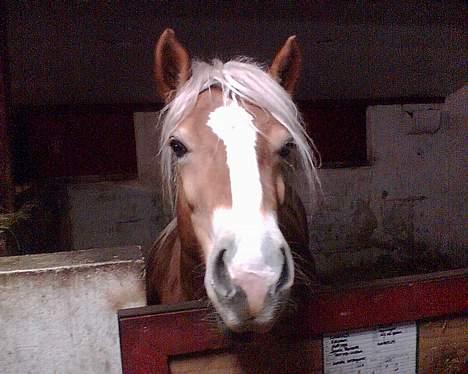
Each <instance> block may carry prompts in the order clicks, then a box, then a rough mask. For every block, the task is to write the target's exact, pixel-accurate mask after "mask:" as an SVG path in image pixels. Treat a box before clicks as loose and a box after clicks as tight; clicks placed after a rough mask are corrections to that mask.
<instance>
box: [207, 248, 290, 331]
mask: <svg viewBox="0 0 468 374" xmlns="http://www.w3.org/2000/svg"><path fill="white" fill-rule="evenodd" d="M270 244H271V243H270ZM280 244H281V246H275V247H274V248H266V249H265V250H264V251H262V252H264V253H265V255H264V256H257V257H253V258H252V257H250V258H249V257H245V256H242V255H240V256H236V247H235V246H233V245H231V246H226V245H224V246H218V247H217V249H215V251H214V253H213V254H212V256H211V261H208V264H207V270H206V274H205V288H206V290H207V294H208V296H209V298H210V299H211V301H212V303H213V305H214V306H215V308H216V310H217V312H218V314H219V315H220V316H221V318H222V320H223V322H224V323H225V324H226V326H227V327H228V328H229V329H230V330H232V331H234V332H245V331H255V332H266V331H268V330H270V329H271V327H272V326H273V324H274V323H275V321H276V320H277V319H278V317H279V315H280V314H281V312H282V310H283V309H284V305H285V304H286V302H287V299H288V297H289V293H290V289H291V287H292V285H293V280H294V264H293V260H292V256H291V253H290V249H289V247H288V246H287V244H286V243H280Z"/></svg>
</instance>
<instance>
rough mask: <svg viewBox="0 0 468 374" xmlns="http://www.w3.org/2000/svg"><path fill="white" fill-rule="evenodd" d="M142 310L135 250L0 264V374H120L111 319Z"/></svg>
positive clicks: (139, 264) (79, 253)
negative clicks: (132, 309)
mask: <svg viewBox="0 0 468 374" xmlns="http://www.w3.org/2000/svg"><path fill="white" fill-rule="evenodd" d="M145 304H146V298H145V292H144V280H143V259H142V257H141V252H140V250H139V248H137V247H127V248H118V249H97V250H88V251H76V252H62V253H55V254H44V255H33V256H18V257H4V258H0V331H1V339H0V372H1V373H2V374H18V373H21V374H27V373H30V374H38V373H44V374H45V373H50V374H52V373H57V374H59V373H60V374H75V373H76V374H78V373H80V374H81V373H96V374H97V373H115V374H120V373H121V370H122V369H121V363H120V342H119V331H118V323H117V314H116V312H117V310H118V309H121V308H125V307H132V306H142V305H145Z"/></svg>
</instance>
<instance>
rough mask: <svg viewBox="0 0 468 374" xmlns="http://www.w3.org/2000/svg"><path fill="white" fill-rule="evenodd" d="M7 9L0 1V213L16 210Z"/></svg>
mask: <svg viewBox="0 0 468 374" xmlns="http://www.w3.org/2000/svg"><path fill="white" fill-rule="evenodd" d="M5 13H6V9H5V5H4V3H3V2H1V1H0V213H9V212H13V210H14V198H15V194H14V183H13V176H12V166H11V162H12V157H11V148H10V138H9V135H10V132H9V80H8V59H7V43H6V15H5Z"/></svg>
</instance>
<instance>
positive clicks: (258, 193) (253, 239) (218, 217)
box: [207, 101, 265, 265]
mask: <svg viewBox="0 0 468 374" xmlns="http://www.w3.org/2000/svg"><path fill="white" fill-rule="evenodd" d="M253 121H254V118H253V117H252V115H250V114H249V113H248V112H247V111H246V110H245V109H244V108H242V107H241V106H240V105H239V104H237V103H236V102H235V101H232V102H230V103H229V104H228V105H226V106H221V107H219V108H217V109H216V110H214V111H213V112H212V113H210V116H209V119H208V122H207V125H208V126H209V127H210V128H211V130H212V131H213V132H214V133H215V134H216V135H217V136H218V138H219V139H220V140H222V141H223V143H224V145H225V147H226V162H227V166H228V168H229V178H230V183H231V198H232V208H231V209H230V210H227V209H217V210H216V211H215V212H214V216H213V227H214V233H215V236H217V235H222V234H226V233H227V232H230V233H232V234H234V235H235V240H236V244H237V245H236V247H237V250H236V254H235V257H234V259H233V264H234V263H242V264H245V263H249V264H252V265H253V264H259V262H260V261H261V257H262V255H261V252H260V248H261V240H262V236H263V234H264V232H265V228H263V229H262V227H263V225H264V218H263V216H262V214H261V211H260V208H261V204H262V197H263V193H262V185H261V182H260V172H259V169H258V160H257V152H256V149H255V146H256V142H257V129H256V127H255V125H254V122H253Z"/></svg>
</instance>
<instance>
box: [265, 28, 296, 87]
mask: <svg viewBox="0 0 468 374" xmlns="http://www.w3.org/2000/svg"><path fill="white" fill-rule="evenodd" d="M301 67H302V54H301V50H300V48H299V44H298V43H297V40H296V36H295V35H294V36H290V37H289V38H288V40H286V43H284V45H283V46H282V47H281V49H280V50H279V52H278V53H277V54H276V57H275V58H274V60H273V63H272V64H271V66H270V70H269V72H270V75H271V76H272V77H273V78H274V79H276V80H277V81H278V83H280V84H281V85H282V86H283V88H284V89H285V90H286V91H287V92H289V94H291V95H292V94H293V93H294V89H295V88H296V84H297V81H298V80H299V75H300V72H301Z"/></svg>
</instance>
